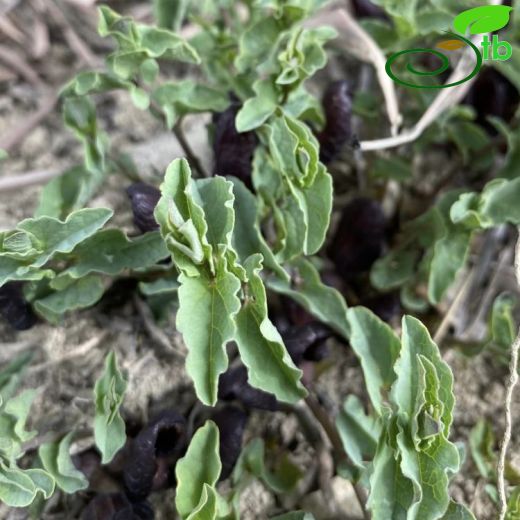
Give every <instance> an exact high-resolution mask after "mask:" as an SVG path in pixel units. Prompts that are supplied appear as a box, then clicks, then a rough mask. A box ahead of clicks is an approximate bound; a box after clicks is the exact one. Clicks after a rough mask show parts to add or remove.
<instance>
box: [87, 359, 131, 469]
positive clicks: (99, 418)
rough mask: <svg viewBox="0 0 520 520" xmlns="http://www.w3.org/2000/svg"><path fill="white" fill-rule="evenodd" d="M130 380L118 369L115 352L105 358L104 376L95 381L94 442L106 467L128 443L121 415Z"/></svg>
mask: <svg viewBox="0 0 520 520" xmlns="http://www.w3.org/2000/svg"><path fill="white" fill-rule="evenodd" d="M126 385H127V381H126V379H125V377H124V376H123V374H122V373H121V371H120V370H119V368H118V367H117V362H116V358H115V355H114V353H113V352H110V353H109V354H108V356H107V357H106V359H105V370H104V373H103V375H102V376H101V377H100V378H99V379H98V380H97V381H96V385H95V387H94V399H95V404H96V415H95V418H94V440H95V442H96V446H97V448H98V449H99V451H100V452H101V457H102V459H101V462H102V463H103V464H107V463H108V462H110V461H111V460H112V459H113V458H114V456H115V454H116V453H117V452H118V451H119V450H120V449H121V448H122V447H123V445H124V443H125V441H126V432H125V422H124V421H123V419H122V417H121V415H120V414H119V408H120V406H121V403H122V402H123V398H124V393H125V390H126Z"/></svg>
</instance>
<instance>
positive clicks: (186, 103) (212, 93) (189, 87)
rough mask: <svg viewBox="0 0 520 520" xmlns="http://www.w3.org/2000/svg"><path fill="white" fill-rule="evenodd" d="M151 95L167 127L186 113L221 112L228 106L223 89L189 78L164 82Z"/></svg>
mask: <svg viewBox="0 0 520 520" xmlns="http://www.w3.org/2000/svg"><path fill="white" fill-rule="evenodd" d="M152 97H153V99H154V101H155V102H156V103H157V104H158V105H159V106H160V107H162V109H163V111H164V114H165V116H166V121H167V124H168V128H173V126H174V125H175V123H176V122H177V121H178V120H179V119H180V118H181V117H183V116H185V115H186V114H199V113H202V112H222V111H224V110H225V109H226V108H227V107H228V106H229V97H228V95H227V93H226V92H225V91H222V90H217V89H216V88H213V87H208V86H206V85H200V84H198V83H196V82H195V81H193V80H189V79H187V80H182V81H178V82H175V83H168V82H165V83H163V84H162V85H161V86H160V87H158V88H156V89H155V90H154V92H153V94H152Z"/></svg>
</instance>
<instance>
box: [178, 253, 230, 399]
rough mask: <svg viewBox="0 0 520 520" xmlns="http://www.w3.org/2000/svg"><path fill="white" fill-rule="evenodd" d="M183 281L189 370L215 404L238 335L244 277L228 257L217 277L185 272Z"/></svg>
mask: <svg viewBox="0 0 520 520" xmlns="http://www.w3.org/2000/svg"><path fill="white" fill-rule="evenodd" d="M179 282H180V284H181V286H180V288H179V291H178V292H179V311H178V312H177V329H178V330H179V332H180V333H181V334H182V337H183V339H184V342H185V343H186V347H187V348H188V356H187V358H186V370H187V372H188V374H189V375H190V377H191V378H192V379H193V382H194V384H195V391H196V393H197V397H198V398H199V399H200V400H201V401H202V402H203V403H204V404H207V405H210V406H213V405H214V404H215V403H216V401H217V389H218V379H219V376H220V374H222V373H223V372H225V371H226V369H227V366H228V358H227V354H226V350H225V347H226V344H227V343H228V342H229V341H231V340H232V339H233V338H234V337H235V334H236V326H235V316H236V314H237V313H238V311H239V309H240V300H239V298H238V296H237V294H238V291H239V290H240V280H239V279H238V278H237V277H236V276H235V275H234V274H232V273H231V272H230V270H229V267H228V263H227V260H226V259H225V258H222V257H219V258H218V259H217V265H216V273H215V275H214V276H213V275H209V274H207V273H205V272H203V271H201V273H200V275H199V276H197V277H189V276H187V275H186V274H181V275H180V277H179Z"/></svg>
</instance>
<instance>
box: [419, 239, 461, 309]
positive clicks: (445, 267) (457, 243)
mask: <svg viewBox="0 0 520 520" xmlns="http://www.w3.org/2000/svg"><path fill="white" fill-rule="evenodd" d="M470 241H471V232H470V231H467V230H465V229H463V230H452V231H450V232H448V234H447V235H446V236H445V237H444V238H442V239H441V240H439V241H438V242H437V243H436V244H435V247H434V250H433V258H432V261H431V266H430V276H429V280H428V298H429V300H430V301H431V302H432V303H439V302H440V301H441V299H442V297H443V296H444V294H445V293H446V291H447V290H448V288H449V287H450V286H451V284H452V283H453V282H454V281H455V279H456V277H457V274H458V273H459V271H460V270H461V269H462V268H463V267H464V265H465V263H466V258H467V255H468V252H469V246H470Z"/></svg>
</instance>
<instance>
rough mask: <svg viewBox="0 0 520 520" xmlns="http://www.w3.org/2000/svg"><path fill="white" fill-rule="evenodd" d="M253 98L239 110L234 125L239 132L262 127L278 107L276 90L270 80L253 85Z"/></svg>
mask: <svg viewBox="0 0 520 520" xmlns="http://www.w3.org/2000/svg"><path fill="white" fill-rule="evenodd" d="M253 90H254V92H255V94H256V96H255V97H252V98H250V99H248V100H247V101H246V102H245V103H244V105H243V106H242V108H241V109H240V110H239V112H238V114H237V117H236V120H235V125H236V128H237V130H238V131H239V132H249V131H250V130H254V129H255V128H258V127H259V126H262V125H263V124H264V123H265V122H266V121H267V120H268V119H269V117H270V116H271V115H272V114H273V113H274V112H275V110H276V108H277V107H278V90H277V89H276V87H275V86H274V85H273V83H272V81H271V80H270V79H261V80H258V81H256V82H255V83H253Z"/></svg>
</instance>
